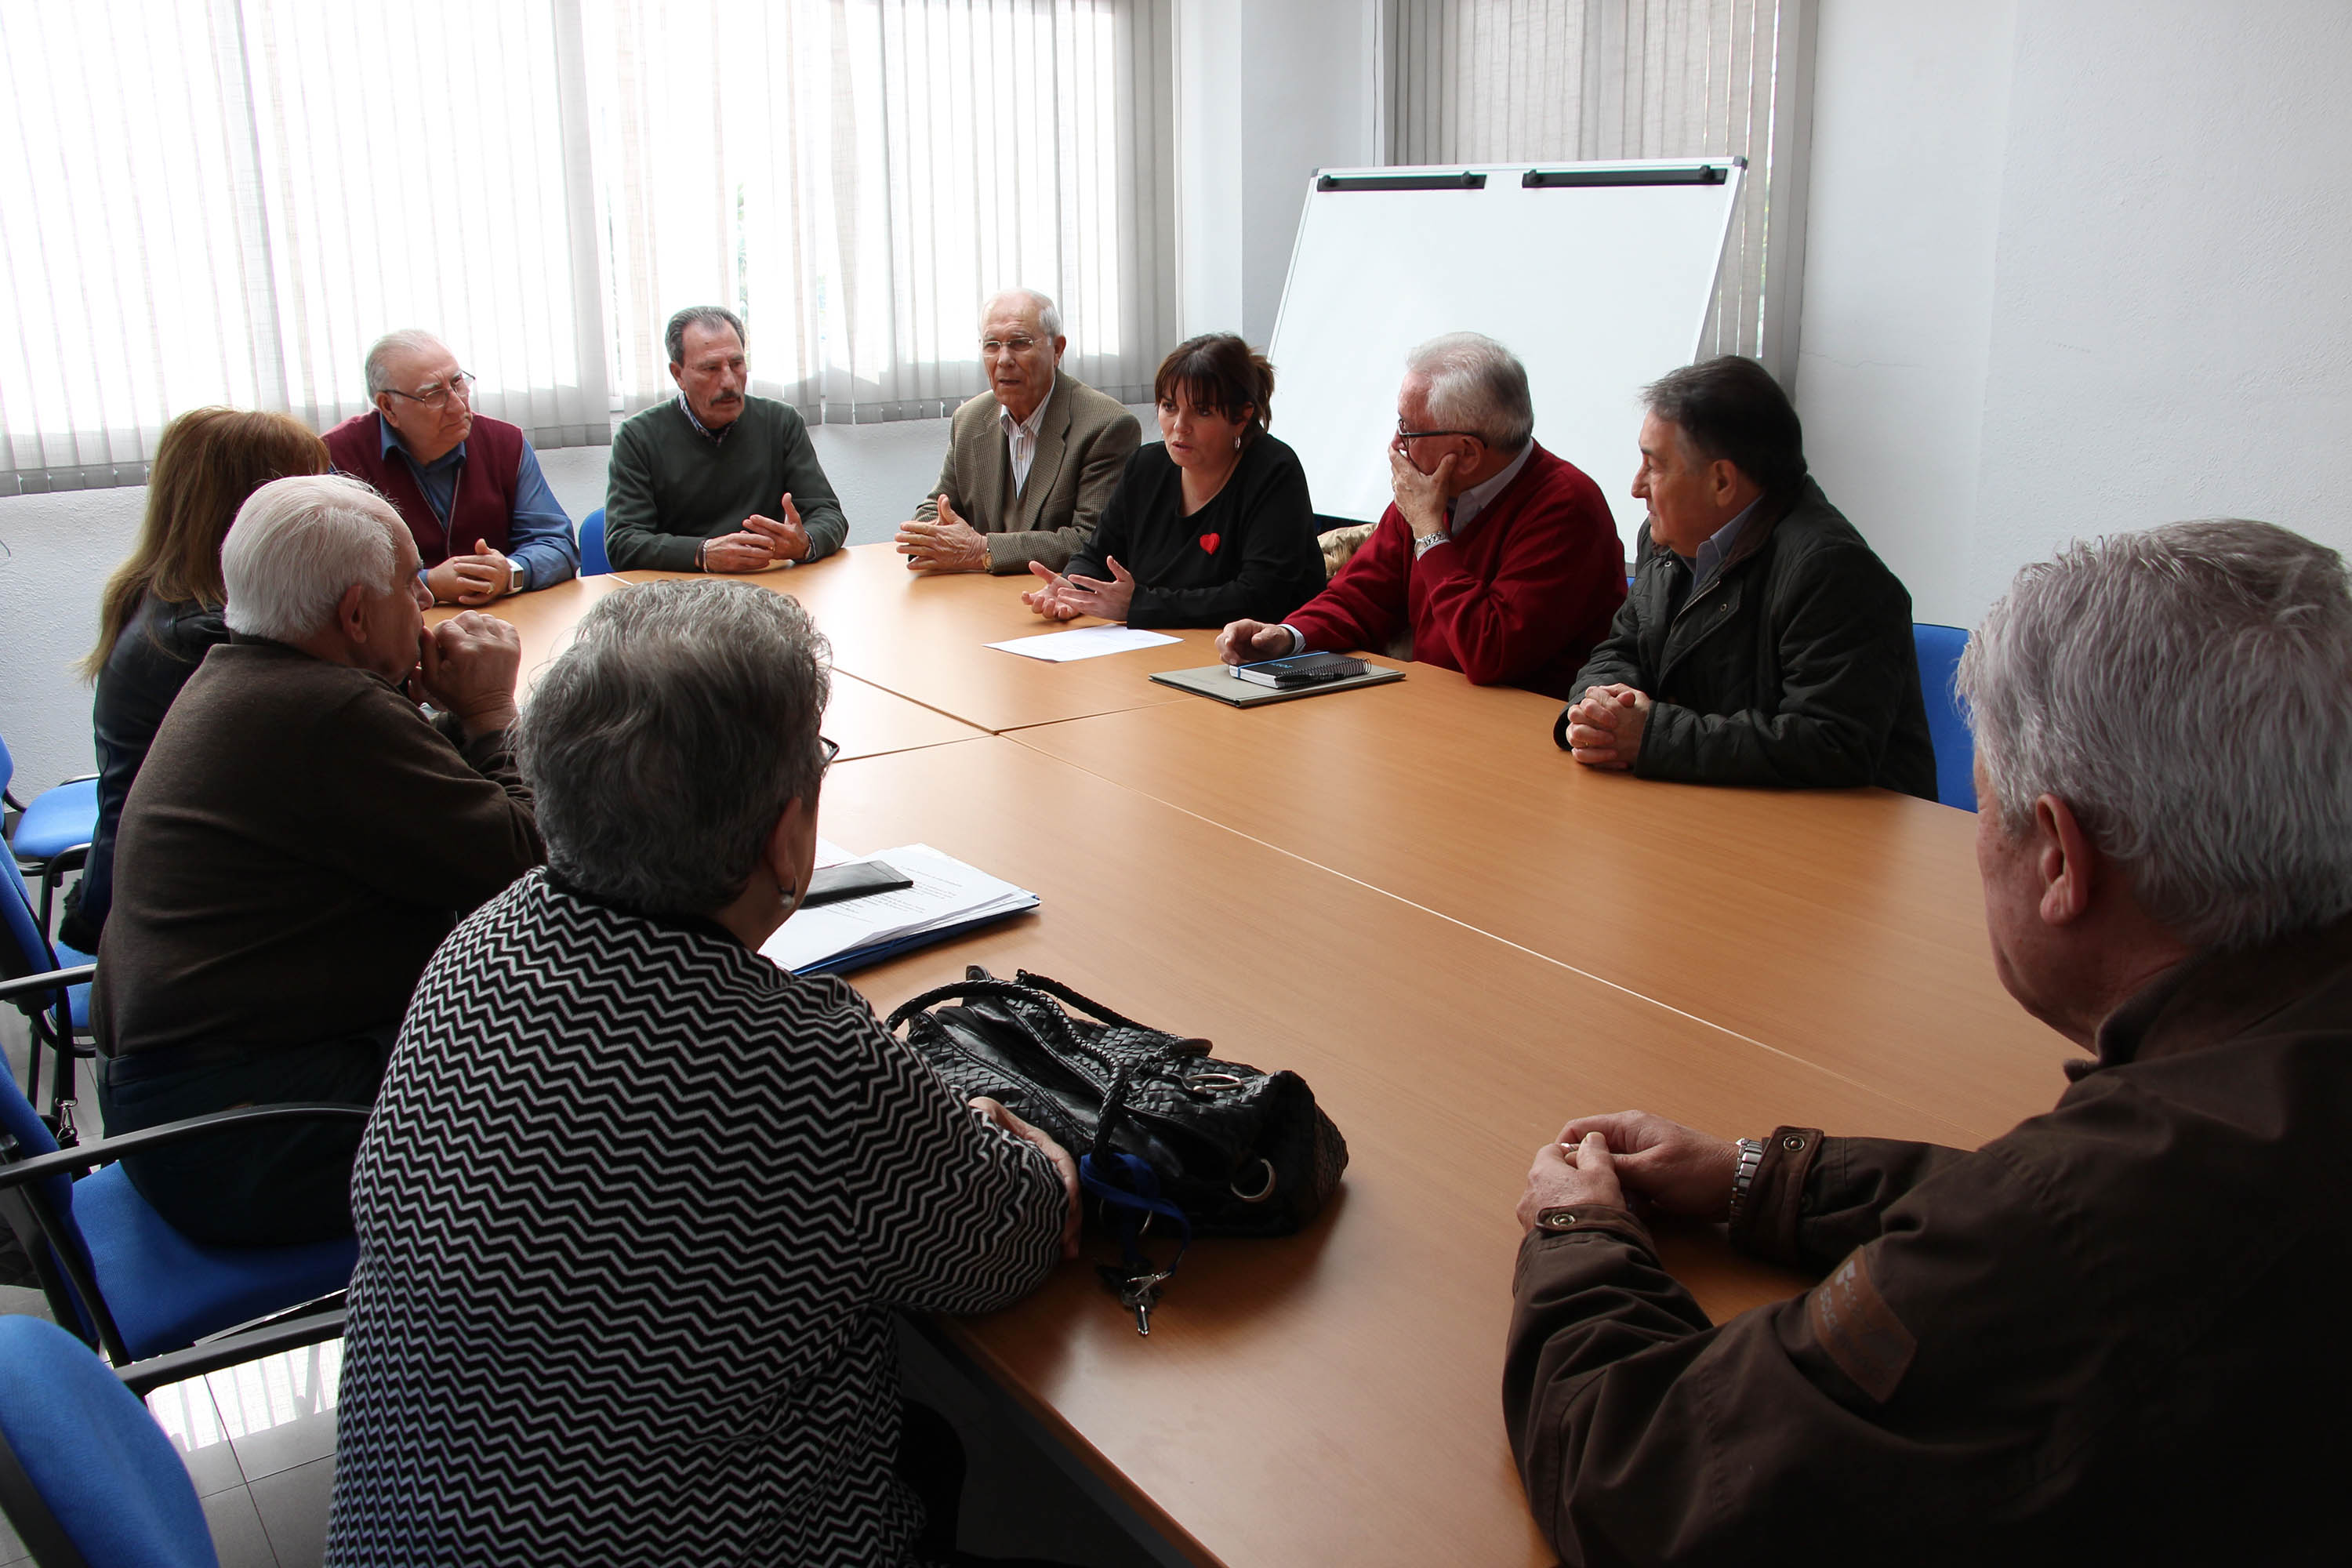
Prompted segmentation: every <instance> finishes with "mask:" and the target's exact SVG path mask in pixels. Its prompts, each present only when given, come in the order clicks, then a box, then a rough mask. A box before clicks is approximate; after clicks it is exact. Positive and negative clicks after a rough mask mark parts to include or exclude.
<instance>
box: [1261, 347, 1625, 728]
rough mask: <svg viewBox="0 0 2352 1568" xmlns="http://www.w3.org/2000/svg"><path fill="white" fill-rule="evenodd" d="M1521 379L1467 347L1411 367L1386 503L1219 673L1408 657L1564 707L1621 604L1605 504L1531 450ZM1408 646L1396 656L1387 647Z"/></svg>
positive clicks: (1530, 414) (1511, 368)
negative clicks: (1366, 652)
mask: <svg viewBox="0 0 2352 1568" xmlns="http://www.w3.org/2000/svg"><path fill="white" fill-rule="evenodd" d="M1535 423H1536V420H1535V409H1534V405H1532V403H1531V402H1530V401H1529V399H1528V373H1527V367H1526V366H1524V365H1522V364H1521V363H1519V361H1518V357H1517V355H1515V354H1513V353H1511V351H1510V350H1508V349H1507V348H1505V347H1504V346H1503V345H1502V344H1500V343H1498V342H1496V341H1495V340H1494V339H1492V338H1488V337H1481V336H1480V335H1479V334H1477V333H1475V332H1453V333H1449V334H1448V335H1446V336H1444V337H1442V338H1433V339H1431V340H1430V341H1429V342H1425V343H1423V344H1422V345H1421V346H1420V347H1419V348H1417V349H1415V350H1413V351H1412V353H1411V354H1410V355H1408V356H1407V358H1406V361H1405V376H1404V385H1403V386H1402V388H1401V389H1400V390H1399V391H1398V393H1397V433H1396V440H1395V442H1394V444H1393V445H1392V446H1391V447H1390V449H1389V471H1390V476H1391V480H1392V482H1393V483H1394V485H1395V488H1396V502H1395V504H1394V505H1392V506H1391V507H1390V508H1389V509H1388V510H1386V511H1384V512H1382V513H1381V521H1380V525H1379V527H1377V528H1375V529H1374V530H1373V531H1372V536H1371V537H1370V539H1368V540H1366V541H1365V542H1364V543H1363V545H1362V547H1361V548H1360V549H1359V550H1358V551H1357V552H1356V553H1355V555H1354V556H1353V557H1352V558H1351V559H1350V560H1349V562H1348V564H1347V565H1345V566H1343V567H1341V568H1340V569H1339V575H1338V576H1336V577H1333V578H1332V579H1331V582H1330V584H1329V585H1328V587H1326V588H1325V589H1324V590H1323V592H1322V593H1320V594H1318V595H1316V596H1315V597H1314V598H1312V599H1310V600H1308V601H1307V604H1306V605H1304V606H1302V607H1301V608H1300V609H1299V610H1298V612H1297V614H1295V615H1293V616H1291V617H1290V618H1289V619H1288V620H1286V621H1284V622H1283V623H1282V624H1280V625H1279V626H1267V625H1265V623H1264V622H1262V621H1235V622H1234V623H1233V624H1232V625H1231V626H1227V627H1226V628H1225V629H1224V630H1223V632H1222V633H1220V634H1219V635H1218V637H1217V654H1218V656H1219V657H1220V658H1223V660H1224V661H1225V662H1226V663H1227V664H1245V663H1248V662H1250V661H1252V660H1255V659H1263V658H1283V657H1284V656H1286V655H1288V654H1294V653H1304V652H1307V650H1309V649H1313V650H1316V651H1318V652H1320V651H1323V650H1326V649H1342V648H1370V649H1371V650H1373V651H1375V652H1384V651H1402V652H1404V653H1405V654H1406V655H1407V656H1408V657H1410V658H1415V659H1418V660H1420V661H1421V662H1423V663H1424V664H1436V665H1443V666H1444V668H1447V669H1458V670H1460V671H1461V672H1462V673H1463V674H1465V675H1466V676H1468V677H1469V678H1470V679H1471V680H1472V681H1473V682H1474V683H1475V684H1477V685H1480V686H1524V687H1526V688H1528V689H1530V690H1534V691H1541V692H1545V693H1548V694H1549V695H1551V696H1554V697H1568V696H1571V695H1573V693H1574V687H1575V679H1576V672H1577V670H1578V669H1579V668H1581V667H1582V664H1583V661H1584V658H1585V656H1586V655H1587V654H1589V653H1591V651H1592V647H1593V645H1595V644H1596V643H1598V642H1600V641H1601V638H1602V637H1606V636H1608V635H1609V622H1610V618H1611V617H1612V616H1614V615H1615V614H1616V613H1617V606H1618V605H1620V604H1622V603H1623V602H1624V598H1625V566H1624V556H1623V553H1622V548H1621V546H1620V545H1619V542H1618V539H1617V529H1616V525H1615V524H1614V523H1613V522H1612V521H1610V516H1609V506H1608V503H1607V502H1605V501H1604V500H1601V490H1600V489H1599V487H1597V486H1595V485H1594V484H1593V482H1592V481H1591V479H1588V478H1586V477H1585V475H1584V474H1583V473H1582V472H1581V471H1580V470H1579V469H1578V468H1576V467H1575V466H1574V465H1573V464H1571V463H1568V462H1564V461H1562V460H1561V459H1560V458H1555V457H1553V456H1552V455H1551V454H1550V453H1549V452H1547V451H1545V450H1544V449H1543V448H1542V447H1540V446H1538V445H1537V444H1536V441H1535V438H1534V437H1535ZM1400 632H1403V633H1406V634H1408V635H1409V637H1410V646H1409V647H1405V648H1403V649H1402V650H1396V649H1392V648H1391V642H1392V640H1393V639H1396V637H1397V635H1398V633H1400Z"/></svg>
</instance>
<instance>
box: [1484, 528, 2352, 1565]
mask: <svg viewBox="0 0 2352 1568" xmlns="http://www.w3.org/2000/svg"><path fill="white" fill-rule="evenodd" d="M1960 685H1961V689H1962V691H1963V693H1964V694H1965V695H1966V697H1967V698H1968V700H1969V704H1970V707H1971V710H1972V714H1973V721H1974V723H1975V725H1976V731H1977V747H1978V752H1977V756H1978V795H1979V816H1978V825H1979V826H1978V861H1979V869H1980V870H1981V872H1982V874H1983V879H1984V888H1985V908H1986V917H1987V924H1988V926H1989V928H1990V933H1991V938H1992V947H1993V953H1994V958H1995V963H1996V966H1997V968H1998V969H1999V971H2000V976H2001V980H2002V983H2003V984H2005V985H2006V986H2007V987H2008V988H2009V990H2010V993H2011V994H2012V995H2014V996H2015V997H2016V998H2017V999H2018V1001H2019V1002H2020V1003H2021V1004H2022V1005H2024V1006H2025V1007H2026V1009H2027V1010H2028V1011H2029V1012H2031V1013H2032V1014H2033V1015H2034V1016H2036V1017H2039V1018H2041V1019H2042V1020H2043V1021H2044V1022H2046V1023H2048V1024H2049V1025H2051V1026H2052V1027H2053V1028H2055V1029H2057V1030H2058V1031H2059V1032H2060V1033H2061V1034H2063V1035H2065V1036H2066V1037H2068V1038H2069V1039H2071V1040H2073V1041H2074V1042H2075V1043H2076V1044H2077V1045H2079V1046H2081V1047H2084V1049H2085V1050H2087V1051H2090V1052H2091V1053H2093V1054H2092V1056H2091V1058H2089V1059H2086V1060H2081V1061H2077V1062H2075V1063H2073V1064H2071V1068H2070V1075H2069V1076H2070V1077H2071V1078H2072V1079H2074V1082H2073V1084H2072V1086H2071V1087H2070V1088H2069V1089H2067V1090H2066V1092H2065V1093H2064V1094H2063V1096H2062V1097H2061V1098H2060V1099H2059V1101H2058V1103H2057V1105H2056V1107H2055V1108H2054V1109H2053V1110H2051V1111H2049V1112H2048V1113H2046V1114H2044V1115H2042V1116H2038V1117H2035V1118H2033V1119H2032V1121H2026V1122H2024V1123H2021V1125H2019V1126H2018V1127H2017V1128H2016V1129H2014V1130H2013V1131H2011V1132H2009V1133H2007V1134H2006V1135H2004V1136H2002V1137H2000V1138H1998V1139H1996V1140H1994V1141H1993V1142H1990V1143H1989V1144H1987V1145H1986V1146H1985V1147H1983V1148H1982V1149H1979V1150H1978V1151H1976V1152H1973V1153H1970V1152H1962V1151H1959V1150H1956V1149H1945V1148H1938V1147H1935V1146H1933V1145H1928V1144H1919V1143H1898V1142H1887V1141H1884V1140H1878V1139H1869V1138H1831V1137H1824V1136H1823V1135H1822V1133H1821V1132H1820V1131H1816V1130H1814V1129H1812V1128H1808V1127H1781V1128H1779V1129H1777V1130H1776V1131H1774V1132H1773V1133H1772V1134H1771V1136H1770V1137H1769V1138H1765V1139H1760V1140H1753V1141H1750V1140H1743V1141H1741V1142H1725V1141H1723V1140H1721V1139H1717V1138H1714V1137H1710V1136H1708V1135H1706V1134H1704V1133H1701V1132H1697V1131H1692V1130H1690V1129H1688V1128H1685V1127H1680V1126H1677V1125H1675V1124H1674V1123H1672V1122H1670V1121H1665V1120H1664V1119H1663V1118H1660V1117H1655V1116H1651V1115H1648V1114H1645V1113H1643V1112H1622V1113H1616V1114H1611V1115H1602V1116H1588V1117H1580V1118H1579V1119H1577V1120H1576V1121H1571V1122H1570V1123H1569V1124H1568V1126H1567V1127H1566V1128H1565V1129H1563V1130H1562V1131H1561V1134H1560V1142H1558V1143H1554V1144H1548V1145H1546V1146H1545V1147H1544V1149H1543V1150H1542V1151H1541V1152H1538V1155H1537V1157H1536V1162H1535V1166H1534V1169H1533V1170H1532V1171H1531V1172H1530V1173H1529V1176H1528V1190H1527V1194H1526V1195H1525V1196H1524V1197H1523V1198H1522V1199H1521V1201H1520V1207H1519V1215H1520V1218H1521V1220H1522V1221H1523V1222H1524V1223H1525V1224H1526V1225H1527V1226H1528V1237H1527V1239H1526V1241H1525V1242H1524V1243H1523V1245H1522V1247H1521V1248H1520V1253H1519V1261H1518V1269H1517V1280H1516V1286H1515V1288H1516V1296H1517V1304H1516V1310H1515V1312H1514V1315H1513V1319H1512V1324H1511V1335H1510V1343H1509V1348H1508V1352H1507V1363H1506V1370H1505V1373H1504V1410H1505V1415H1506V1418H1507V1422H1508V1425H1509V1427H1510V1434H1511V1441H1512V1446H1513V1448H1514V1451H1515V1452H1516V1453H1517V1457H1518V1460H1519V1466H1520V1470H1521V1474H1522V1478H1523V1479H1524V1480H1525V1482H1526V1484H1527V1490H1528V1501H1529V1503H1530V1505H1531V1506H1532V1508H1533V1510H1534V1512H1535V1517H1536V1520H1537V1522H1538V1524H1539V1525H1540V1526H1541V1527H1542V1529H1543V1531H1544V1533H1545V1535H1546V1536H1547V1537H1548V1538H1549V1540H1550V1541H1551V1542H1552V1543H1553V1544H1554V1545H1555V1546H1556V1547H1557V1548H1558V1549H1559V1552H1560V1555H1561V1556H1562V1558H1564V1559H1565V1560H1567V1561H1568V1562H1570V1563H1652V1562H1675V1563H1742V1564H1746V1563H1780V1562H1790V1561H1796V1560H1799V1559H1803V1560H1807V1561H1825V1562H1852V1563H1888V1562H1904V1563H1927V1562H1936V1563H1943V1562H1956V1563H1957V1562H1966V1563H1996V1562H1997V1563H2018V1562H2032V1563H2042V1562H2055V1563H2069V1564H2084V1563H2117V1562H2139V1561H2155V1560H2157V1558H2158V1554H2161V1556H2162V1557H2163V1558H2164V1559H2165V1560H2168V1561H2181V1560H2186V1561H2190V1562H2200V1561H2210V1562H2243V1563H2256V1562H2259V1563H2281V1562H2305V1561H2319V1560H2326V1561H2336V1560H2339V1559H2338V1558H2337V1557H2336V1553H2338V1552H2340V1551H2341V1550H2342V1546H2341V1542H2342V1537H2343V1530H2342V1527H2341V1526H2340V1524H2338V1523H2336V1522H2335V1521H2334V1520H2333V1518H2332V1516H2333V1515H2334V1514H2335V1513H2336V1512H2337V1511H2338V1507H2339V1504H2338V1492H2339V1489H2340V1488H2341V1485H2342V1481H2341V1476H2340V1471H2341V1469H2342V1458H2343V1455H2344V1453H2345V1451H2346V1447H2345V1444H2344V1443H2343V1442H2342V1441H2341V1440H2340V1439H2339V1438H2332V1437H2330V1436H2327V1434H2329V1433H2332V1432H2336V1431H2337V1430H2339V1429H2340V1425H2341V1422H2342V1419H2343V1416H2344V1413H2345V1411H2346V1409H2347V1405H2352V1351H2347V1344H2346V1340H2345V1337H2344V1334H2343V1332H2342V1325H2341V1317H2342V1313H2343V1309H2344V1303H2345V1301H2346V1299H2347V1288H2352V1204H2347V1201H2346V1199H2345V1195H2344V1194H2345V1190H2346V1181H2345V1177H2344V1172H2345V1169H2346V1165H2347V1160H2352V919H2347V914H2352V791H2347V788H2346V784H2345V780H2346V779H2347V776H2352V705H2347V701H2346V700H2345V695H2344V694H2345V692H2346V691H2347V689H2352V592H2347V575H2346V571H2345V566H2344V563H2343V562H2342V560H2341V559H2340V558H2338V557H2337V556H2336V553H2335V552H2332V551H2329V550H2326V549H2323V548H2321V547H2319V546H2317V545H2315V544H2313V543H2311V542H2308V541H2306V540H2304V539H2301V538H2298V537H2297V536H2295V535H2294V534H2292V533H2289V532H2287V531H2284V530H2283V529H2277V528H2273V527H2271V526H2269V525H2267V524H2262V523H2250V522H2234V521H2221V522H2199V523H2180V524H2176V525H2173V526H2171V527H2168V528H2160V529H2156V530H2153V531H2148V532H2145V533H2139V534H2126V535H2122V536H2118V537H2114V538H2110V539H2106V540H2104V541H2101V542H2098V543H2096V544H2093V545H2088V546H2084V545H2077V546H2074V547H2071V548H2069V549H2068V550H2067V551H2066V552H2063V554H2062V555H2061V556H2060V557H2059V558H2058V559H2057V560H2056V561H2055V562H2053V563H2043V564H2041V565H2037V566H2032V567H2029V568H2027V569H2026V570H2025V571H2024V572H2023V573H2021V574H2020V576H2019V578H2018V581H2017V583H2016V584H2015V586H2014V588H2013V589H2012V591H2011V594H2010V596H2009V597H2008V598H2007V599H2006V600H2004V601H2003V602H2002V603H2001V604H2000V605H1996V606H1994V608H1993V610H1992V611H1991V613H1990V615H1989V616H1988V617H1987V618H1986V621H1985V624H1984V625H1983V626H1981V627H1980V628H1979V630H1978V632H1977V634H1976V637H1975V638H1974V640H1973V641H1972V642H1971V644H1970V646H1969V652H1968V655H1967V657H1966V658H1965V659H1964V660H1963V662H1962V665H1961V671H1960ZM1629 1200H1631V1202H1632V1203H1645V1204H1648V1205H1655V1206H1656V1207H1657V1208H1659V1209H1661V1210H1664V1211H1666V1212H1669V1213H1675V1214H1682V1215H1696V1216H1699V1217H1702V1218H1713V1219H1726V1218H1727V1219H1728V1220H1729V1221H1730V1226H1731V1238H1732V1241H1733V1242H1734V1244H1735V1245H1737V1246H1738V1247H1743V1248H1745V1249H1747V1250H1748V1251H1750V1252H1753V1253H1755V1254H1758V1255H1759V1256H1761V1257H1764V1258H1770V1259H1772V1260H1774V1261H1776V1262H1780V1263H1785V1264H1789V1265H1792V1266H1796V1267H1801V1268H1811V1269H1815V1270H1822V1271H1826V1274H1827V1278H1826V1279H1823V1280H1822V1283H1821V1284H1820V1285H1818V1286H1816V1287H1815V1288H1814V1289H1812V1290H1811V1291H1809V1292H1807V1293H1806V1294H1804V1295H1802V1296H1800V1297H1798V1298H1795V1299H1794V1300H1787V1301H1782V1302H1780V1303H1778V1304H1776V1305H1773V1306H1769V1307H1762V1308H1759V1309H1757V1310H1753V1311H1750V1312H1747V1313H1744V1314H1742V1315H1740V1316H1739V1317H1738V1318H1735V1319H1733V1320H1732V1321H1729V1322H1727V1323H1723V1324H1710V1323H1709V1322H1708V1321H1707V1320H1706V1316H1705V1315H1704V1314H1703V1313H1702V1312H1701V1311H1700V1310H1699V1309H1698V1306H1697V1304H1696V1302H1695V1301H1694V1300H1692V1299H1691V1297H1690V1295H1689V1294H1688V1293H1687V1292H1686V1291H1685V1290H1684V1289H1682V1288H1681V1287H1680V1286H1678V1285H1677V1284H1676V1283H1675V1281H1674V1280H1673V1279H1671V1278H1670V1277H1669V1276H1668V1275H1666V1274H1665V1272H1664V1270H1663V1269H1662V1268H1661V1267H1660V1265H1659V1262H1658V1256H1657V1252H1656V1250H1655V1248H1654V1247H1653V1245H1652V1243H1651V1240H1650V1237H1649V1235H1648V1232H1647V1231H1646V1230H1645V1229H1644V1227H1643V1224H1642V1222H1641V1221H1640V1220H1639V1219H1638V1218H1636V1217H1635V1215H1633V1213H1632V1212H1630V1208H1631V1204H1630V1203H1629Z"/></svg>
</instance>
